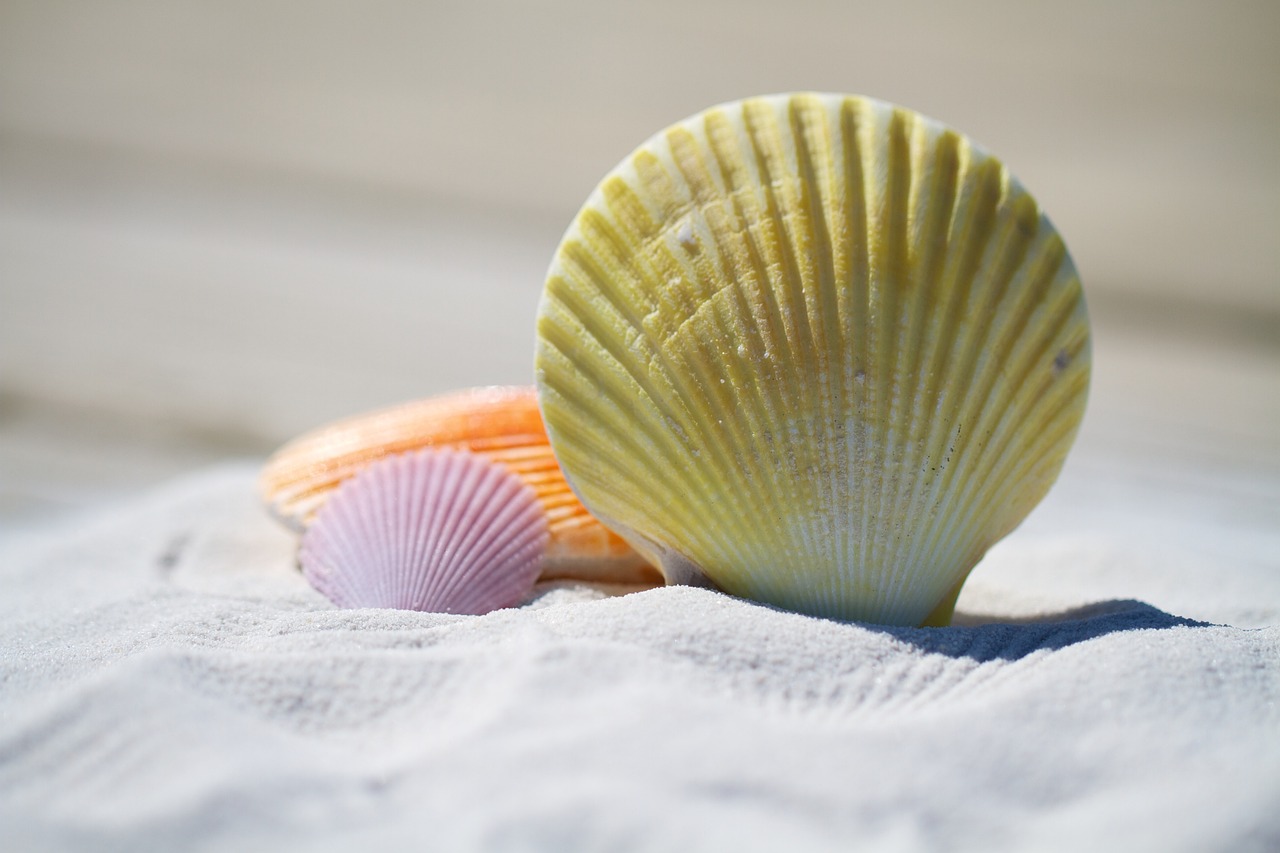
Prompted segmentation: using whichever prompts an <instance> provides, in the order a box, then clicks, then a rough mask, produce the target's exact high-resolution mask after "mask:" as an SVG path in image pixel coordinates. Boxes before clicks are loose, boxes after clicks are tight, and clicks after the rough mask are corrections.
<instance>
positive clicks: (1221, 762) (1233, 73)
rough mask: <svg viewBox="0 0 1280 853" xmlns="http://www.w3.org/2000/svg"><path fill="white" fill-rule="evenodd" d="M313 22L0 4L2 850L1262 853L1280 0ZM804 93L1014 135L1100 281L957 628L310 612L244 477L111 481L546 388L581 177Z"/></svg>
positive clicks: (590, 11)
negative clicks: (544, 359)
mask: <svg viewBox="0 0 1280 853" xmlns="http://www.w3.org/2000/svg"><path fill="white" fill-rule="evenodd" d="M161 5H164V8H163V9H160V8H159V7H160V6H161ZM338 5H341V4H338ZM338 5H335V4H325V3H321V4H315V3H305V4H304V3H300V2H290V0H283V2H270V3H265V4H255V6H254V13H253V15H252V16H249V17H251V18H252V20H249V17H246V14H245V9H244V8H242V7H241V6H239V5H237V4H214V3H210V4H185V5H184V6H183V7H182V8H177V7H175V6H174V4H167V5H165V4H156V3H154V2H148V1H147V0H135V2H126V3H112V4H98V5H95V4H79V5H78V6H77V7H76V8H75V10H74V14H73V13H71V12H70V11H69V10H68V8H66V7H67V4H63V3H56V2H40V3H8V4H0V853H14V851H21V853H25V851H28V850H63V849H68V850H70V849H74V850H93V851H102V850H105V851H112V850H120V851H137V850H162V851H171V850H178V849H184V850H218V851H236V853H240V851H252V850H271V851H273V853H274V852H275V851H279V850H281V849H313V850H316V849H319V850H323V849H332V850H342V851H346V850H365V849H377V850H383V849H390V850H394V849H449V850H454V849H464V850H465V849H487V850H524V849H535V850H551V851H560V850H652V851H668V850H681V851H683V850H734V851H740V850H753V849H765V850H788V851H789V850H840V851H845V850H851V849H863V848H875V849H882V850H938V849H962V850H984V851H985V850H991V849H1013V850H1045V849H1048V850H1053V849H1063V850H1070V851H1072V853H1079V851H1086V850H1088V851H1092V850H1098V849H1109V850H1124V851H1132V850H1160V851H1177V850H1194V851H1199V850H1232V851H1237V850H1242V851H1249V850H1276V849H1280V627H1278V626H1280V431H1278V430H1277V429H1276V424H1277V423H1280V348H1278V347H1277V345H1276V342H1277V341H1278V340H1280V335H1277V333H1276V330H1277V323H1276V318H1277V317H1280V313H1278V312H1280V301H1278V299H1277V296H1278V295H1280V290H1278V289H1277V288H1276V276H1275V270H1276V269H1277V268H1280V254H1278V252H1280V241H1276V240H1275V235H1276V233H1277V231H1278V229H1277V223H1280V192H1277V187H1280V183H1278V181H1280V157H1277V151H1280V149H1277V147H1276V146H1275V144H1274V139H1275V136H1276V133H1277V128H1280V112H1277V110H1276V99H1275V85H1274V80H1275V78H1276V73H1274V72H1275V69H1276V68H1277V67H1278V66H1277V64H1276V63H1277V58H1278V57H1280V50H1278V49H1277V47H1276V39H1277V34H1280V27H1277V26H1275V21H1276V20H1277V16H1278V15H1280V5H1276V4H1271V5H1265V4H1254V5H1253V6H1252V7H1251V8H1243V7H1241V8H1233V9H1232V10H1231V11H1230V13H1227V14H1224V12H1223V9H1222V7H1221V4H1213V3H1204V2H1202V3H1198V4H1196V3H1192V4H1179V5H1178V8H1177V10H1176V13H1173V12H1170V13H1167V14H1166V13H1165V12H1166V10H1165V9H1163V8H1161V9H1160V10H1159V12H1158V13H1157V14H1152V11H1153V9H1154V7H1152V9H1143V8H1138V7H1134V6H1132V5H1130V4H1106V3H1098V2H1093V3H1089V4H1085V5H1084V6H1081V5H1080V4H1042V5H1038V6H1035V7H1032V6H1031V5H1029V4H1025V3H1022V4H1015V3H1009V2H992V3H986V4H983V6H982V8H979V9H977V10H975V8H974V6H973V5H972V4H955V3H944V2H933V3H925V4H899V3H881V4H874V3H872V4H868V3H858V4H849V3H840V2H825V3H824V2H816V0H815V2H807V3H803V4H801V6H802V9H801V10H800V11H799V12H797V7H796V4H793V3H789V4H781V3H775V4H732V7H733V8H732V14H730V13H729V5H730V4H689V3H684V2H681V3H674V2H659V3H657V4H656V5H654V4H651V5H652V6H653V8H651V9H648V12H649V13H650V14H647V15H633V14H631V13H628V12H622V11H619V10H618V9H613V8H609V9H606V8H605V7H604V5H603V4H592V3H588V2H585V0H582V2H579V0H555V1H554V2H550V3H539V4H524V5H522V4H508V6H507V8H505V9H504V10H503V11H502V14H501V15H496V14H495V10H494V9H492V8H490V7H487V6H486V5H485V4H472V5H471V6H464V5H462V4H424V3H404V2H400V0H388V2H381V3H376V4H373V6H369V5H368V4H361V5H360V6H359V7H358V11H357V7H355V6H354V5H351V4H348V6H349V8H348V9H347V10H346V11H343V10H342V9H339V8H338ZM330 7H332V8H330ZM797 15H799V16H800V17H802V18H803V19H804V20H806V21H808V22H810V25H809V26H807V27H804V28H797V27H795V26H793V24H794V22H795V21H796V20H797ZM673 21H675V22H677V25H676V26H673V25H672V23H671V22H673ZM766 44H767V45H768V49H764V46H765V45H766ZM654 56H662V57H663V61H662V62H659V63H654V62H653V61H652V60H653V57H654ZM904 56H910V57H911V58H912V61H911V62H909V63H904V62H903V61H902V58H903V57H904ZM584 63H586V64H591V67H592V72H591V73H589V74H588V73H583V68H584V67H586V66H585V65H584ZM1268 68H1270V69H1272V71H1271V72H1268V71H1267V69H1268ZM809 87H817V88H823V89H828V90H832V91H859V92H865V93H867V94H871V95H875V96H877V97H882V98H886V99H889V100H893V101H896V102H900V103H904V104H907V105H910V106H912V107H914V108H917V109H920V110H922V111H924V112H925V113H927V114H929V115H933V116H936V117H937V118H939V119H942V120H945V121H947V122H951V123H954V124H955V125H957V126H958V127H960V128H962V129H964V130H965V131H966V132H968V133H971V134H973V135H974V137H975V138H977V139H979V140H981V141H982V142H984V143H985V144H987V145H988V146H990V148H991V149H992V150H994V151H998V152H999V153H1000V154H1001V155H1002V156H1003V157H1004V158H1005V159H1006V160H1007V162H1008V163H1009V164H1010V165H1011V166H1013V168H1014V170H1015V172H1016V173H1017V174H1018V175H1019V176H1020V178H1021V179H1022V180H1023V181H1024V182H1025V183H1026V185H1027V186H1028V187H1030V188H1032V189H1033V191H1034V192H1035V193H1036V196H1037V198H1038V199H1039V200H1040V201H1041V202H1042V203H1044V204H1045V205H1046V209H1047V210H1049V211H1050V213H1051V215H1052V216H1053V218H1054V221H1055V222H1056V223H1057V225H1058V226H1059V227H1060V228H1061V230H1062V232H1063V233H1064V234H1066V235H1068V238H1069V243H1070V245H1071V248H1072V253H1073V256H1074V258H1075V260H1076V262H1077V264H1078V265H1079V268H1080V269H1081V271H1082V273H1083V275H1084V278H1085V286H1086V291H1087V293H1088V298H1089V300H1090V309H1091V313H1092V315H1093V319H1094V329H1095V333H1096V336H1095V340H1094V345H1095V356H1096V361H1095V373H1094V385H1093V389H1092V392H1091V400H1090V407H1089V414H1088V417H1087V419H1086V422H1085V426H1084V430H1083V432H1082V434H1081V440H1080V446H1079V448H1078V449H1077V451H1076V452H1075V453H1074V455H1073V456H1072V459H1071V461H1070V462H1069V463H1068V469H1067V471H1066V472H1065V474H1064V477H1063V480H1062V482H1061V483H1060V484H1059V486H1058V487H1057V488H1055V490H1054V492H1053V493H1052V495H1051V496H1050V498H1049V500H1048V502H1047V503H1046V505H1045V507H1044V508H1043V509H1042V510H1039V511H1037V513H1036V514H1035V515H1033V516H1032V518H1031V519H1029V520H1028V522H1027V523H1026V524H1025V525H1024V526H1023V527H1022V528H1021V529H1019V530H1018V531H1017V532H1016V533H1015V535H1014V536H1013V537H1011V538H1010V539H1009V540H1008V541H1006V542H1004V543H1002V544H1001V545H999V546H998V547H997V548H996V549H995V550H994V551H993V552H992V553H991V554H990V555H989V556H988V558H987V560H985V561H984V562H983V564H982V565H981V566H980V567H979V568H978V570H977V571H976V572H975V574H974V576H973V578H972V579H971V581H970V582H969V585H968V586H967V587H966V588H965V592H964V594H963V595H962V597H961V600H960V604H959V614H958V627H955V628H950V629H938V630H927V631H926V630H901V629H879V628H875V627H871V626H865V625H856V624H838V623H832V622H824V621H820V620H814V619H809V618H805V617H801V616H796V615H791V614H786V613H780V612H776V611H773V610H770V609H768V608H764V607H761V606H758V605H754V604H750V603H746V602H742V601H737V600H734V599H731V598H727V597H725V596H721V595H717V594H714V593H710V592H706V591H699V590H690V589H663V590H655V591H651V592H646V593H642V594H636V595H630V596H625V597H618V598H608V597H605V596H604V595H603V594H601V593H599V592H596V591H593V590H590V589H586V588H566V587H562V588H557V589H552V590H544V591H543V593H542V594H541V596H540V597H539V598H538V599H536V600H535V601H534V602H532V603H530V604H528V605H527V606H525V607H523V608H521V609H517V610H509V611H503V612H499V613H495V614H491V615H489V616H485V617H479V618H469V617H443V616H435V615H430V614H413V613H395V612H373V611H353V612H340V611H336V610H334V609H332V607H331V606H330V605H329V604H328V603H327V602H326V601H324V600H323V599H321V598H320V597H319V596H318V595H316V594H315V593H313V592H312V591H311V590H310V589H309V588H308V587H307V586H306V585H305V584H304V583H303V581H302V579H301V577H300V576H299V575H298V574H297V572H296V571H295V570H294V568H293V566H292V551H293V542H292V541H291V539H290V537H289V536H288V535H287V534H285V533H284V532H283V531H281V530H278V529H277V528H276V527H275V526H274V525H273V524H272V523H271V522H270V521H269V520H268V519H267V518H266V516H265V514H263V513H262V512H261V511H260V510H259V508H258V506H257V503H256V500H255V498H254V489H253V479H254V475H255V467H256V466H255V465H254V464H252V463H249V464H245V465H241V466H235V467H227V468H219V469H214V470H211V471H207V472H206V473H203V474H198V475H195V476H192V477H189V478H187V479H184V480H181V481H178V482H176V483H173V484H171V485H169V486H167V487H165V488H163V489H161V490H159V491H157V492H154V493H152V494H151V495H150V496H148V497H145V498H138V497H136V495H134V494H133V493H134V492H135V491H136V490H137V489H139V488H140V487H141V486H142V485H143V484H149V483H154V482H157V481H160V480H162V479H164V478H165V477H167V476H168V475H169V474H171V473H172V472H178V471H185V470H191V469H194V468H196V467H197V466H199V465H202V464H204V463H205V462H207V461H209V460H217V459H222V458H224V457H226V456H227V455H234V454H243V455H253V454H258V453H265V452H266V451H267V450H269V449H270V447H272V446H274V445H275V444H277V443H279V442H281V441H283V440H285V439H286V438H288V437H289V435H291V434H292V433H295V432H297V431H301V430H303V429H307V428H310V427H312V426H314V425H315V424H317V423H320V422H323V421H325V420H327V419H330V418H333V417H339V416H342V415H346V414H349V413H353V412H358V411H361V410H364V409H368V408H372V407H375V406H380V405H386V404H390V403H393V402H396V401H398V400H402V399H410V398H413V397H418V396H425V395H427V394H429V393H434V392H440V391H444V390H448V389H452V388H457V387H463V386H467V385H473V384H481V383H515V382H527V381H529V371H530V356H531V337H532V327H531V325H530V322H531V317H532V312H533V310H534V305H535V304H536V302H537V298H538V293H539V291H540V289H541V282H542V277H543V274H544V272H545V269H546V264H547V261H548V259H549V258H550V256H551V252H552V251H553V249H554V247H555V243H556V240H557V239H558V237H559V235H560V234H561V233H562V231H563V229H564V227H565V225H566V224H567V223H568V221H569V218H570V216H571V215H572V213H573V211H574V210H576V208H577V205H578V204H579V203H580V202H581V200H582V199H583V198H584V197H585V195H586V193H587V192H588V191H589V189H590V187H591V186H592V185H594V183H595V181H596V180H597V179H598V178H599V176H600V175H601V174H603V173H604V171H605V170H606V169H608V168H609V167H611V166H612V165H613V164H614V163H616V162H617V160H618V159H619V158H620V157H621V156H622V155H623V154H625V152H626V151H628V150H630V148H631V147H632V146H634V145H635V144H636V143H638V142H639V141H640V140H642V139H643V138H645V137H646V136H647V135H648V134H650V133H652V132H653V131H655V130H656V129H658V128H659V127H661V126H663V125H665V124H666V123H668V122H670V121H673V120H676V119H678V118H680V117H682V116H684V115H687V114H689V113H691V112H693V111H694V110H697V109H701V108H703V107H705V106H707V105H708V104H711V103H714V102H717V101H720V100H723V99H725V98H730V97H738V96H742V95H745V94H748V93H752V92H770V91H782V90H786V89H794V88H809ZM477 342H480V345H478V346H477ZM125 495H129V497H128V498H127V499H126V498H125V497H124V496H125ZM86 508H92V512H91V513H90V512H88V511H87V510H86ZM71 512H80V513H82V514H81V515H80V516H79V517H78V518H68V517H67V515H68V514H69V513H71Z"/></svg>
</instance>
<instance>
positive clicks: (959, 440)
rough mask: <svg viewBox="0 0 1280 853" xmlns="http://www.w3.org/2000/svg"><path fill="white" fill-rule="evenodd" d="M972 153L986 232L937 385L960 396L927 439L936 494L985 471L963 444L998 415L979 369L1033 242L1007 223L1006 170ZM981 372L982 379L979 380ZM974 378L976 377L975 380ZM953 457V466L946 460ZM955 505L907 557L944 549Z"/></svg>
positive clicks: (989, 378) (988, 375)
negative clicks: (976, 162)
mask: <svg viewBox="0 0 1280 853" xmlns="http://www.w3.org/2000/svg"><path fill="white" fill-rule="evenodd" d="M976 153H977V156H978V157H979V158H981V159H980V160H979V168H981V169H983V172H982V174H981V175H980V176H979V184H978V187H977V188H976V189H977V192H978V193H979V198H978V199H977V204H978V208H977V210H979V211H987V210H990V216H989V217H988V216H982V217H979V218H977V222H978V223H979V224H981V225H985V224H987V223H988V222H989V223H990V226H989V228H990V230H989V232H988V231H987V229H986V228H982V229H980V231H979V235H978V236H982V237H984V238H985V243H986V245H985V246H984V248H983V250H982V252H981V255H982V260H981V262H980V263H979V264H978V266H977V268H976V269H975V270H974V273H973V276H972V277H971V278H970V279H969V280H968V283H967V286H966V287H965V295H966V296H967V297H968V298H969V299H970V300H971V303H970V304H965V305H963V306H962V310H964V312H965V314H966V315H967V316H969V317H972V318H973V320H972V322H962V329H963V333H962V334H960V335H957V337H956V341H955V344H953V347H952V350H953V353H952V356H951V358H950V359H949V362H950V369H948V370H947V371H946V375H945V377H944V378H943V381H942V385H943V387H949V388H964V389H965V395H964V397H963V398H962V399H960V400H959V401H957V403H958V405H957V407H956V408H955V416H954V418H953V419H949V420H947V421H946V422H945V423H944V422H943V421H942V420H937V421H936V428H935V429H934V430H933V431H932V433H931V434H932V439H931V440H930V442H929V453H928V456H929V458H930V459H932V460H933V461H934V462H935V463H936V467H937V468H938V469H939V470H938V476H937V478H936V482H937V485H938V489H939V492H940V493H950V492H952V491H953V490H954V483H955V482H956V479H957V478H959V477H968V478H970V479H971V481H972V479H974V478H981V477H983V476H984V475H985V474H986V473H987V472H986V471H985V470H984V469H983V467H982V464H981V462H980V460H979V459H977V458H974V457H973V456H972V455H971V454H970V453H969V446H970V444H971V442H972V441H973V440H974V436H976V435H978V434H979V433H983V432H985V433H986V435H987V436H988V437H989V436H990V432H991V429H990V428H989V426H988V425H989V424H990V423H991V419H992V418H993V417H997V416H998V409H997V408H995V407H993V406H991V405H990V385H991V383H993V382H994V381H995V380H996V378H997V376H996V371H994V370H991V369H985V370H984V367H985V366H986V360H987V359H988V358H989V357H990V354H991V351H992V349H993V348H992V347H991V346H990V345H989V342H990V340H991V338H992V336H993V334H994V332H993V328H994V324H995V322H996V321H997V320H998V319H999V318H1000V316H1001V315H1002V314H1003V313H1004V312H1005V311H1006V310H1007V308H1006V306H1007V303H1008V299H1009V298H1010V294H1011V293H1013V295H1014V296H1015V297H1016V292H1015V291H1016V287H1015V284H1014V282H1015V280H1016V279H1017V277H1018V276H1019V274H1020V271H1021V270H1023V269H1025V267H1026V264H1027V261H1028V257H1029V255H1030V252H1031V248H1032V246H1033V240H1032V239H1031V238H1029V237H1028V235H1026V234H1025V233H1023V232H1021V231H1020V230H1019V229H1017V228H1016V227H1012V226H1011V225H1010V223H1009V221H1008V219H1009V204H1008V202H1009V199H1008V195H1007V192H1006V187H1007V184H1006V181H1007V179H1006V174H1007V172H1006V170H1005V168H1004V166H1003V164H1001V163H1000V162H999V161H997V160H995V159H994V158H989V157H986V155H984V154H983V153H982V152H980V151H979V152H976ZM993 182H998V186H999V190H998V194H997V193H996V192H993V189H995V186H993ZM984 232H985V233H984ZM987 234H989V236H987ZM956 349H959V350H960V352H959V353H958V354H955V353H954V350H956ZM983 376H985V379H981V377H983ZM974 377H979V378H980V381H979V382H978V383H976V384H975V382H974ZM953 421H954V422H953ZM966 424H968V428H967V429H966V428H965V425H966ZM953 433H955V435H954V436H953ZM948 448H950V449H949V450H948ZM953 459H954V460H956V463H957V464H951V462H952V460H953ZM955 507H956V502H955V501H951V502H950V506H949V507H948V508H947V509H946V510H944V511H942V513H941V515H940V516H938V517H934V520H933V522H932V523H933V525H934V527H935V530H936V531H937V535H938V537H939V538H937V539H936V540H934V541H928V540H926V539H924V538H922V539H921V540H920V541H919V542H917V543H916V546H915V548H914V549H913V553H912V555H911V559H912V560H913V561H916V560H920V559H921V558H922V557H923V558H924V559H926V560H928V561H933V560H935V559H936V558H937V556H938V552H939V549H941V548H944V547H946V545H945V542H946V541H948V537H949V536H950V532H951V530H952V529H953V525H952V524H951V521H952V518H951V516H952V514H953V513H954V511H955ZM932 516H933V514H932V513H931V517H932ZM920 552H923V555H922V554H921V553H920Z"/></svg>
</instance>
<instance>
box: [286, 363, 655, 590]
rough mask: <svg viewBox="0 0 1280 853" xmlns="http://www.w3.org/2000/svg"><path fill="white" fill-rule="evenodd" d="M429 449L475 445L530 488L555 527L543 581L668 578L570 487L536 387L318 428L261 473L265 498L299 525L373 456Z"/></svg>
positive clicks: (459, 396)
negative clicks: (549, 436) (551, 440)
mask: <svg viewBox="0 0 1280 853" xmlns="http://www.w3.org/2000/svg"><path fill="white" fill-rule="evenodd" d="M427 447H435V448H442V449H453V450H467V451H470V452H472V453H476V454H478V455H480V456H483V457H485V458H487V459H490V460H492V461H494V462H497V463H500V464H502V465H503V466H504V467H506V468H507V470H509V471H511V472H512V473H513V474H515V475H516V476H518V477H519V478H520V479H521V480H522V481H523V482H524V483H525V484H526V485H528V486H529V487H530V488H532V489H533V491H534V493H535V494H537V496H538V499H539V500H540V501H541V502H542V506H543V509H544V510H545V512H546V514H547V523H548V526H549V529H550V538H549V539H548V543H547V552H546V554H545V555H544V560H543V573H544V574H543V577H544V579H547V580H551V579H557V578H574V579H578V580H589V581H599V582H613V583H636V584H645V585H650V586H651V585H653V584H654V583H655V582H657V583H660V582H661V578H660V577H659V576H658V574H657V572H656V571H655V570H654V569H653V568H652V567H651V566H650V565H649V564H648V563H647V562H646V561H645V559H644V558H643V557H641V556H640V555H639V554H637V553H636V552H635V551H634V550H632V548H631V547H630V546H629V545H628V544H627V543H626V542H625V541H623V540H622V539H621V538H619V537H618V536H617V535H616V534H614V533H612V532H611V531H610V530H608V528H606V527H604V526H603V525H601V524H600V522H599V521H597V520H596V519H595V518H594V517H593V516H592V515H591V514H590V513H588V512H587V510H586V508H585V507H583V506H582V504H581V503H580V502H579V501H578V499H577V497H575V496H574V494H573V492H572V491H571V490H570V489H569V485H568V483H566V482H565V479H564V475H563V474H562V473H561V471H560V466H559V464H558V463H557V462H556V459H555V455H554V454H553V453H552V451H551V445H550V444H549V443H548V441H547V433H546V430H545V429H544V428H543V426H542V416H541V415H540V414H539V413H538V404H537V399H536V396H535V393H534V389H533V388H532V387H492V388H475V389H470V390H466V391H459V392H454V393H451V394H445V395H442V396H438V397H432V398H429V399H426V400H419V401H417V402H413V403H406V404H404V405H400V406H394V407H391V408H387V409H381V410H378V411H375V412H370V413H368V414H364V415H358V416H356V417H352V418H347V419H345V420H342V421H339V422H337V423H334V424H330V425H328V426H324V427H320V428H319V429H316V430H313V431H311V432H309V433H307V434H305V435H303V436H300V437H299V438H296V439H294V440H293V441H291V442H289V443H288V444H286V445H285V446H284V447H282V448H280V449H279V450H278V451H276V453H275V454H273V455H272V457H271V458H270V459H269V460H268V461H267V464H266V465H265V466H264V468H263V471H262V477H261V489H262V493H263V496H264V500H265V501H266V504H267V507H268V508H269V509H270V511H271V513H272V514H273V515H274V516H275V517H276V518H278V519H280V521H281V522H283V523H284V524H285V525H287V526H289V527H291V528H292V529H294V530H298V531H302V530H305V529H306V528H307V525H308V524H309V523H310V521H311V519H312V518H313V517H314V516H315V514H316V512H317V511H318V510H319V509H320V507H321V506H323V504H324V502H325V501H326V500H327V499H328V498H329V496H330V495H331V494H332V492H333V490H334V489H335V488H336V487H337V486H338V485H339V484H340V483H342V482H343V481H345V480H346V479H348V478H349V477H352V476H354V475H355V474H357V473H359V472H360V471H362V470H364V469H365V468H366V467H368V466H369V465H370V464H371V463H372V462H374V461H375V460H378V459H381V458H383V457H385V456H391V455H395V454H398V453H405V452H407V451H412V450H420V449H423V448H427Z"/></svg>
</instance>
